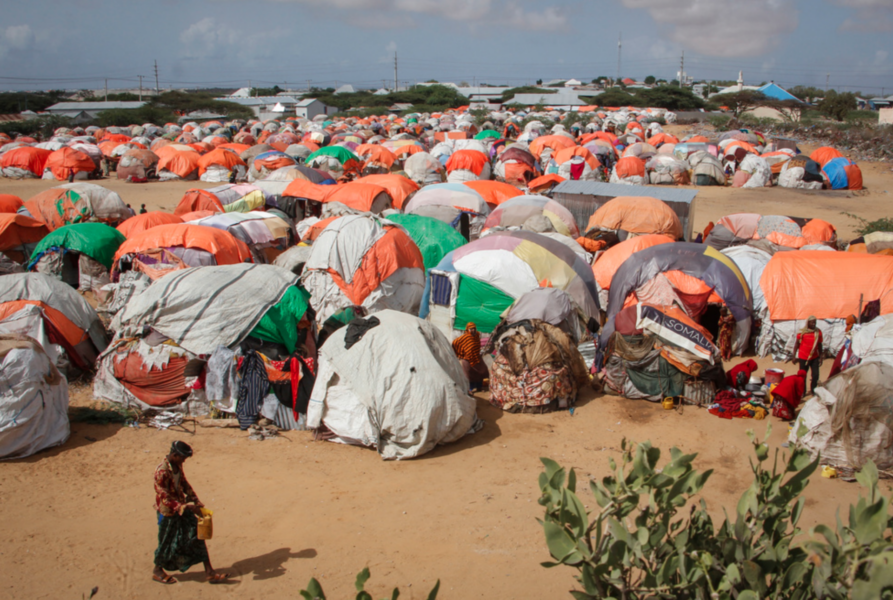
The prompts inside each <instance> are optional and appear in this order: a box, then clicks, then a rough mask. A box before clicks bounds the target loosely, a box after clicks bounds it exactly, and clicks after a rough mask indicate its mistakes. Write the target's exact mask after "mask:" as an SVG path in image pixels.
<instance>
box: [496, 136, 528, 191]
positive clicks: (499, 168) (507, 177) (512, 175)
mask: <svg viewBox="0 0 893 600" xmlns="http://www.w3.org/2000/svg"><path fill="white" fill-rule="evenodd" d="M522 146H523V144H522V145H518V144H515V145H512V146H509V147H508V148H506V149H505V151H503V152H502V153H501V154H500V155H499V156H497V157H496V162H495V165H494V167H493V174H494V176H495V177H496V179H497V181H504V182H506V183H508V184H510V185H513V186H519V187H521V186H525V185H527V182H528V181H530V180H531V179H534V178H536V176H537V173H538V169H539V165H538V164H537V162H536V158H535V157H534V156H533V154H531V153H530V152H529V151H528V150H527V149H525V148H523V147H522Z"/></svg>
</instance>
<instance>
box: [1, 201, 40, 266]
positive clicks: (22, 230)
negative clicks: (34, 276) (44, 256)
mask: <svg viewBox="0 0 893 600" xmlns="http://www.w3.org/2000/svg"><path fill="white" fill-rule="evenodd" d="M48 233H49V230H48V229H47V227H46V225H44V224H43V223H40V222H39V221H36V220H34V219H32V218H30V217H26V216H25V215H17V214H13V213H0V252H2V253H3V254H5V255H6V256H8V257H9V258H10V259H12V260H14V261H15V262H17V263H19V264H25V263H27V262H28V261H29V260H30V259H31V255H32V254H33V253H34V248H35V246H37V243H38V242H40V240H42V239H43V238H44V237H45V236H46V235H47V234H48Z"/></svg>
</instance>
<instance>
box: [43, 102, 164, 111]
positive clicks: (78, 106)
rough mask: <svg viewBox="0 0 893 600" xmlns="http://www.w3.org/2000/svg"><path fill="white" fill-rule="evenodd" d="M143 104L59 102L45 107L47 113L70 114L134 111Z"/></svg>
mask: <svg viewBox="0 0 893 600" xmlns="http://www.w3.org/2000/svg"><path fill="white" fill-rule="evenodd" d="M145 104H146V103H145V102H139V101H136V102H59V103H57V104H53V105H52V106H48V107H47V109H46V110H47V112H51V113H59V112H71V111H82V110H91V111H92V110H114V109H134V108H140V107H142V106H144V105H145Z"/></svg>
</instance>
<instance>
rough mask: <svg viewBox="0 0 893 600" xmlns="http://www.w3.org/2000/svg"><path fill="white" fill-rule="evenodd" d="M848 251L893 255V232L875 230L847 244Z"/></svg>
mask: <svg viewBox="0 0 893 600" xmlns="http://www.w3.org/2000/svg"><path fill="white" fill-rule="evenodd" d="M846 250H847V252H861V253H867V254H886V255H887V256H890V255H893V232H889V231H873V232H871V233H867V234H865V235H863V236H861V237H857V238H856V239H854V240H853V241H851V242H850V243H849V245H848V246H847V249H846Z"/></svg>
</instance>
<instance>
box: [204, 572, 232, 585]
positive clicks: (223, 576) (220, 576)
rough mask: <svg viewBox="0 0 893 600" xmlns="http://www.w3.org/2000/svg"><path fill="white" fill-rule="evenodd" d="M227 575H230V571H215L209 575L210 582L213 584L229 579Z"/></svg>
mask: <svg viewBox="0 0 893 600" xmlns="http://www.w3.org/2000/svg"><path fill="white" fill-rule="evenodd" d="M227 577H229V573H214V574H213V575H211V576H210V577H208V583H210V584H211V585H215V584H218V583H223V582H225V581H226V580H227Z"/></svg>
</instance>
